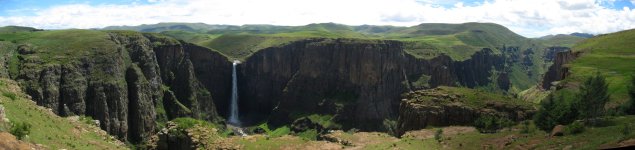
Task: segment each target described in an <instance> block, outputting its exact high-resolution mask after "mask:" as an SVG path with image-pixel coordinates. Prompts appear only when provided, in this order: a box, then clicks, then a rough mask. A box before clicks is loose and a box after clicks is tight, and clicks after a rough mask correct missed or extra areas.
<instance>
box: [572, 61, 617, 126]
mask: <svg viewBox="0 0 635 150" xmlns="http://www.w3.org/2000/svg"><path fill="white" fill-rule="evenodd" d="M577 100H578V101H577V102H576V108H578V110H579V112H580V117H582V118H584V119H585V122H587V123H591V125H595V124H596V121H595V120H597V118H598V117H600V116H602V115H604V105H605V104H606V102H608V100H609V95H608V84H607V83H606V79H605V78H604V76H602V75H601V74H599V73H597V74H596V75H595V76H593V77H589V78H587V79H586V81H584V84H583V85H582V87H580V93H579V98H578V99H577ZM589 120H591V122H589Z"/></svg>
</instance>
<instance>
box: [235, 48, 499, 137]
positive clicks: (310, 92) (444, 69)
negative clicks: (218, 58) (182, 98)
mask: <svg viewBox="0 0 635 150" xmlns="http://www.w3.org/2000/svg"><path fill="white" fill-rule="evenodd" d="M503 64H504V59H503V57H502V56H501V55H497V54H494V53H493V52H492V51H491V50H490V49H483V50H481V51H479V52H477V53H476V54H474V55H473V56H472V57H471V58H470V59H467V60H465V61H454V60H452V59H451V58H450V57H448V56H445V55H441V56H438V57H436V58H433V59H430V60H425V59H417V58H415V57H413V56H411V55H409V54H407V53H405V52H404V51H403V47H402V43H401V42H398V41H386V40H351V39H310V40H303V41H297V42H293V43H290V44H287V45H284V46H280V47H272V48H267V49H264V50H261V51H259V52H256V53H254V54H253V55H252V56H251V57H249V58H248V59H247V60H246V61H245V62H244V63H243V64H241V68H240V72H241V77H240V79H239V82H240V83H239V84H240V89H239V90H240V91H241V96H240V97H241V110H244V111H246V112H245V113H243V114H262V116H247V117H248V118H250V117H251V118H256V119H255V120H259V119H260V120H262V119H266V117H269V121H270V122H272V123H274V124H284V123H290V122H292V121H293V119H297V118H298V117H301V116H302V115H308V114H312V113H317V114H330V115H335V116H336V117H335V118H336V119H335V120H336V121H337V122H340V123H342V124H343V125H344V128H359V129H362V130H381V129H382V128H383V127H382V121H383V120H384V119H387V118H396V117H397V112H398V111H397V110H398V108H399V99H400V98H399V97H400V94H401V93H403V92H405V91H407V90H411V89H417V88H430V87H436V86H439V85H464V86H468V87H476V86H484V85H487V84H489V83H491V82H492V80H491V79H490V77H491V76H492V75H493V74H497V73H498V72H497V71H492V70H502V67H503ZM421 78H427V79H426V80H424V81H420V82H424V83H425V84H427V87H426V86H424V87H417V86H415V85H414V84H415V82H419V81H414V80H419V79H421ZM500 80H505V79H504V78H502V79H500ZM507 80H508V79H507ZM507 83H509V82H507ZM417 84H419V83H417Z"/></svg>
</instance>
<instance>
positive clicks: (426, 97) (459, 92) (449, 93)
mask: <svg viewBox="0 0 635 150" xmlns="http://www.w3.org/2000/svg"><path fill="white" fill-rule="evenodd" d="M438 96H441V97H449V98H438ZM406 97H410V98H408V99H413V100H416V101H417V103H418V104H431V105H438V104H450V103H456V102H459V103H462V104H464V105H466V106H468V107H472V108H486V107H487V106H488V105H492V104H494V105H514V106H518V107H522V108H525V109H527V110H530V109H533V104H531V103H529V102H526V101H523V100H519V99H516V98H513V97H510V96H507V95H501V94H495V93H491V92H488V91H483V90H479V89H470V88H463V87H447V86H440V87H437V88H435V89H430V90H424V91H415V92H414V93H411V94H408V95H407V96H406ZM510 108H513V107H510Z"/></svg>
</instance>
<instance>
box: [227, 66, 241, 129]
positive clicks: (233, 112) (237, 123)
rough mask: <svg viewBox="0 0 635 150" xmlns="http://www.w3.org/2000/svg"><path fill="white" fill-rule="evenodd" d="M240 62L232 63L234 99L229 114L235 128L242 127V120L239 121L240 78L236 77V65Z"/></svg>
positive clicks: (230, 121)
mask: <svg viewBox="0 0 635 150" xmlns="http://www.w3.org/2000/svg"><path fill="white" fill-rule="evenodd" d="M238 63H240V61H238V60H234V63H232V67H233V68H232V97H231V104H230V108H229V110H230V112H229V123H230V124H232V125H235V126H240V119H238V77H237V76H236V65H238Z"/></svg>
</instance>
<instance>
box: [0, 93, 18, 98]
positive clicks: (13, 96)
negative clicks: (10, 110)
mask: <svg viewBox="0 0 635 150" xmlns="http://www.w3.org/2000/svg"><path fill="white" fill-rule="evenodd" d="M2 96H4V97H7V98H9V99H11V100H15V99H16V98H17V95H16V94H15V93H11V92H4V93H2Z"/></svg>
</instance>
